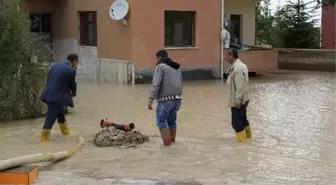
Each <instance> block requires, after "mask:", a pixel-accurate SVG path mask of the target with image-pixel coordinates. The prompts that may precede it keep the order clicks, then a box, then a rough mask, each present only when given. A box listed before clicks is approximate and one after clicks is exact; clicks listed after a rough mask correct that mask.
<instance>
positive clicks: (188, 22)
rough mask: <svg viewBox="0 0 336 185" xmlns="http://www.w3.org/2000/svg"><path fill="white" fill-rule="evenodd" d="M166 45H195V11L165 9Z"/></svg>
mask: <svg viewBox="0 0 336 185" xmlns="http://www.w3.org/2000/svg"><path fill="white" fill-rule="evenodd" d="M164 17H165V30H164V32H165V41H164V43H165V47H194V46H195V12H187V11H165V15H164Z"/></svg>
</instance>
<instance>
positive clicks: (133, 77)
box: [132, 64, 135, 85]
mask: <svg viewBox="0 0 336 185" xmlns="http://www.w3.org/2000/svg"><path fill="white" fill-rule="evenodd" d="M132 85H135V68H134V64H133V66H132Z"/></svg>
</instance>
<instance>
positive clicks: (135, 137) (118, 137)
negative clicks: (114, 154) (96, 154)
mask: <svg viewBox="0 0 336 185" xmlns="http://www.w3.org/2000/svg"><path fill="white" fill-rule="evenodd" d="M148 141H149V137H148V136H146V135H143V134H142V133H141V132H140V131H137V130H136V131H131V132H125V131H122V130H118V129H116V128H115V127H113V126H112V127H105V128H103V129H102V130H100V131H98V132H97V133H96V134H95V135H93V144H94V145H95V146H97V147H120V148H130V147H137V146H138V145H139V144H142V143H145V142H148Z"/></svg>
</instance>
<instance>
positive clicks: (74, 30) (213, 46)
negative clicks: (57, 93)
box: [25, 0, 255, 81]
mask: <svg viewBox="0 0 336 185" xmlns="http://www.w3.org/2000/svg"><path fill="white" fill-rule="evenodd" d="M112 2H113V1H111V0H100V1H95V2H93V1H92V0H58V1H54V0H25V7H26V9H27V10H30V11H36V12H48V11H50V12H51V13H53V23H52V24H53V34H52V35H53V46H54V51H55V53H56V55H57V56H58V58H59V60H62V59H64V58H65V57H66V55H67V54H68V53H71V52H76V53H78V54H79V57H80V61H81V63H80V66H79V69H78V73H77V74H78V76H81V75H82V77H83V78H96V77H97V76H99V78H100V79H101V77H104V78H106V79H103V80H104V81H113V80H112V79H113V78H116V77H118V79H119V80H116V81H125V79H128V80H129V74H123V75H126V76H127V77H125V78H122V80H120V79H121V77H120V76H122V75H121V74H120V73H119V74H114V73H113V74H112V73H111V74H110V73H109V72H108V71H109V70H102V68H101V66H104V68H105V69H107V68H110V69H111V71H113V70H114V69H115V68H122V69H127V70H123V71H127V73H130V71H131V70H130V68H132V67H133V66H135V67H136V71H135V73H136V74H137V77H138V78H139V79H141V78H143V76H146V75H147V76H149V77H151V75H152V69H153V68H154V66H155V64H156V59H155V53H156V51H157V50H158V49H162V48H164V10H182V11H183V10H186V11H188V10H189V11H196V36H195V37H196V38H195V40H196V46H195V47H193V48H166V49H167V50H168V52H169V54H170V56H171V57H172V58H173V59H174V60H176V61H177V62H179V63H180V64H181V65H182V67H183V69H184V71H190V72H192V71H194V72H196V73H195V74H194V75H192V76H191V78H192V79H194V78H195V76H196V78H197V76H202V75H199V74H200V72H205V73H207V74H206V75H205V76H206V78H208V77H219V76H220V69H219V67H220V44H221V42H220V39H219V38H220V26H221V25H220V23H221V20H220V19H221V18H220V17H221V1H220V0H216V1H215V0H211V1H210V0H209V1H204V0H169V1H162V0H161V1H158V0H142V1H138V0H128V2H129V4H130V8H131V11H130V12H129V19H128V25H127V26H124V25H122V24H121V23H120V21H114V20H112V19H111V18H110V17H109V14H108V12H109V8H110V6H111V4H112ZM242 4H243V5H244V6H242ZM79 11H97V36H98V41H97V42H98V43H97V44H98V46H97V47H90V46H80V45H79V38H80V30H79V28H80V27H79V25H80V22H79V14H78V12H79ZM254 11H255V8H254V0H225V14H226V15H228V16H229V15H230V14H242V15H243V21H242V24H243V25H242V29H243V31H242V38H243V42H244V43H246V44H254V40H255V36H254V35H255V23H254V22H255V21H254V19H255V12H254ZM112 62H116V63H115V64H113V65H112V64H111V65H110V64H109V63H112ZM102 63H104V64H102ZM116 65H117V66H116ZM98 66H100V67H98ZM114 71H115V70H114ZM98 73H104V74H98ZM107 76H109V77H107ZM203 77H204V76H203ZM108 78H109V79H108Z"/></svg>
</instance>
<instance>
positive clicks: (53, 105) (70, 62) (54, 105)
mask: <svg viewBox="0 0 336 185" xmlns="http://www.w3.org/2000/svg"><path fill="white" fill-rule="evenodd" d="M77 64H78V56H77V54H69V55H68V57H67V60H66V61H64V62H58V63H56V64H54V65H52V66H51V68H50V70H49V74H48V79H47V85H46V88H45V90H44V91H43V93H42V96H41V100H42V101H43V102H45V103H46V104H47V106H48V110H47V116H46V120H45V123H44V126H43V129H42V132H41V141H43V142H46V141H50V132H51V129H52V127H53V125H54V123H55V121H56V119H57V122H58V124H59V128H60V130H61V132H62V134H63V135H69V134H70V130H69V128H68V124H67V123H66V119H65V111H64V107H66V106H70V107H74V103H73V99H72V97H73V96H75V95H76V81H75V77H76V71H75V68H76V67H77Z"/></svg>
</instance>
